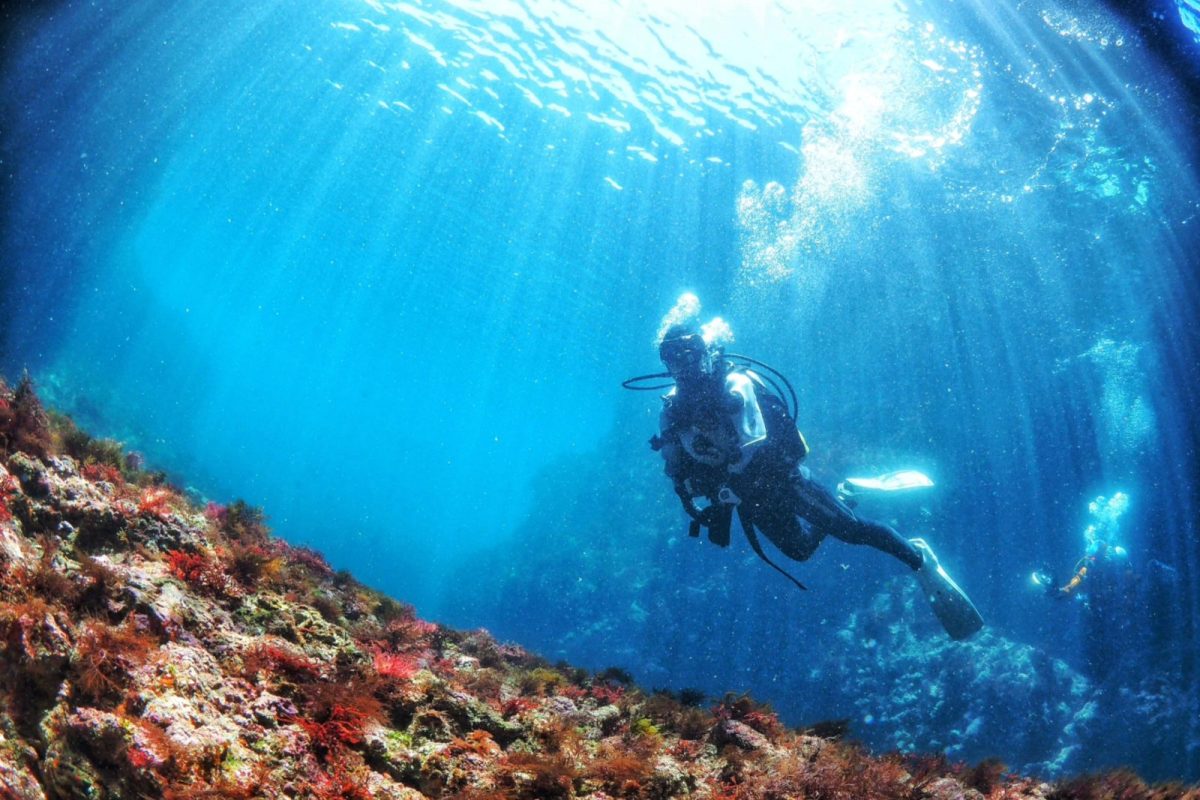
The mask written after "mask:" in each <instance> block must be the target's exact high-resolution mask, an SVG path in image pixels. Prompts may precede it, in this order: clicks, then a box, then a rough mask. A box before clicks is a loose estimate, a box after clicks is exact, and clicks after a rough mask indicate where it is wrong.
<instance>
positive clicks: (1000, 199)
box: [0, 0, 1200, 780]
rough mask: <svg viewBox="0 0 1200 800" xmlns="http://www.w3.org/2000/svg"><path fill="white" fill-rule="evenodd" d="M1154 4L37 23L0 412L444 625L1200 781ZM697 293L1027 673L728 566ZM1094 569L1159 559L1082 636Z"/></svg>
mask: <svg viewBox="0 0 1200 800" xmlns="http://www.w3.org/2000/svg"><path fill="white" fill-rule="evenodd" d="M1144 5H1145V7H1144V8H1142V7H1139V8H1138V9H1136V10H1132V11H1131V10H1130V9H1129V8H1128V7H1126V8H1124V9H1122V10H1114V9H1109V8H1107V7H1106V6H1104V5H1103V4H1100V3H1095V2H1082V1H1081V2H1056V0H1044V2H1029V1H1028V0H1022V1H1021V2H1018V1H1017V0H971V1H970V2H949V1H948V0H947V1H945V2H942V1H935V0H928V1H927V2H903V3H902V2H890V1H885V0H857V1H856V2H849V3H847V2H840V0H839V1H837V2H835V0H804V1H803V2H793V3H782V2H770V1H769V0H755V1H754V2H734V1H733V0H712V2H705V3H696V2H691V1H690V0H689V2H684V1H683V0H656V2H650V1H649V0H645V2H617V1H616V0H611V1H610V0H596V1H595V2H582V0H580V1H579V2H567V1H566V0H557V1H555V2H550V1H544V2H538V1H537V0H511V1H509V2H503V1H501V0H495V1H493V2H471V1H470V0H459V1H458V2H452V1H451V0H446V1H445V2H434V1H431V2H378V1H377V0H365V1H364V0H355V1H353V2H352V1H351V0H319V1H317V0H314V1H312V2H299V1H298V0H292V2H283V1H282V0H261V1H260V2H255V3H240V4H232V5H229V4H217V5H215V6H214V4H212V3H202V2H197V1H196V0H180V1H179V2H174V3H169V4H167V3H161V2H149V0H122V2H110V1H109V0H93V2H87V3H84V2H63V3H43V4H27V8H25V9H24V10H23V11H21V12H19V13H18V12H10V16H9V17H8V19H7V22H6V25H7V28H6V29H5V33H4V37H5V38H4V54H3V55H4V61H3V65H2V69H3V90H2V92H3V129H2V130H0V147H2V151H0V157H2V160H3V181H4V183H3V187H4V188H3V191H4V209H3V217H2V230H0V236H2V241H0V244H2V252H3V259H0V372H3V374H4V375H6V376H7V378H8V380H9V382H10V383H13V382H15V381H16V380H17V378H18V377H19V376H20V374H21V372H22V370H25V369H27V370H28V371H29V372H30V374H31V375H32V377H33V378H34V380H35V382H36V384H37V386H38V387H39V390H40V391H41V393H42V395H43V397H44V398H45V399H46V400H47V402H48V403H49V404H51V405H53V406H54V407H56V408H58V409H61V410H63V411H65V412H67V413H69V414H71V415H72V416H73V417H74V418H75V419H76V420H77V421H78V422H79V423H80V424H81V425H82V426H83V427H85V428H87V429H88V430H90V431H91V432H93V433H94V434H96V435H100V436H108V437H113V438H116V439H118V440H120V441H121V442H123V443H125V445H126V446H127V447H129V448H130V449H133V450H136V451H138V452H140V453H142V454H144V456H145V458H146V459H147V461H148V463H149V464H150V465H152V466H154V467H158V468H161V469H163V470H165V471H166V472H167V473H168V474H169V475H170V477H171V479H172V481H174V482H176V483H178V484H179V485H180V486H183V487H187V488H188V489H189V491H191V492H193V493H194V494H195V495H197V496H198V497H205V498H212V499H215V500H222V501H228V500H230V499H233V498H239V497H240V498H244V499H246V500H247V501H249V502H251V503H253V504H255V505H261V506H262V507H264V508H265V509H266V512H267V514H268V517H269V519H270V521H271V524H272V526H273V528H274V530H275V531H276V533H277V534H278V535H280V536H283V537H285V538H287V539H288V540H289V541H291V542H293V543H297V544H304V545H310V546H313V547H317V548H319V549H320V550H322V551H323V552H325V553H326V554H327V556H328V557H329V559H330V561H331V562H332V563H333V564H334V565H335V566H336V567H338V568H344V569H348V570H351V571H352V572H354V573H355V575H356V576H358V577H359V578H360V579H361V580H363V581H364V582H366V583H368V584H371V585H373V586H376V587H378V588H381V589H384V590H386V591H388V592H390V593H392V594H394V595H395V596H396V597H398V598H400V599H403V600H406V601H408V602H411V603H413V604H414V605H415V606H416V607H417V610H418V612H419V613H421V614H422V615H423V616H427V617H430V618H434V619H438V620H441V621H444V622H446V623H449V624H453V625H456V626H460V627H467V628H473V627H487V628H488V629H490V630H492V631H493V632H494V633H495V634H496V635H497V636H499V637H500V638H502V639H506V640H510V641H515V642H520V643H522V644H524V645H525V646H527V647H529V648H530V649H533V650H536V651H538V652H541V653H544V654H545V655H547V656H548V657H550V658H551V659H564V660H567V661H570V662H572V663H577V664H581V665H584V666H587V667H590V668H595V669H600V668H603V667H607V666H618V667H621V668H623V669H625V670H628V671H629V672H630V673H631V674H632V675H633V677H634V678H636V679H637V680H639V681H642V682H644V683H646V685H648V686H655V687H663V688H669V689H673V690H676V691H677V690H679V689H682V688H698V689H700V690H702V691H704V692H707V693H709V694H710V695H715V696H719V695H720V694H721V693H723V692H725V691H736V692H742V691H750V692H752V693H753V694H754V695H755V696H757V697H760V698H762V699H765V700H769V701H770V702H771V703H772V704H773V705H774V706H775V707H776V708H777V709H778V710H779V711H780V713H781V715H782V716H783V717H784V718H785V719H786V720H787V721H789V722H791V723H792V724H797V725H803V724H813V723H815V722H817V721H820V720H823V719H830V718H833V719H841V718H845V719H848V720H849V724H850V730H851V735H853V736H856V737H858V738H860V739H862V740H863V741H865V742H867V743H868V744H869V745H870V746H872V747H875V748H877V749H880V750H885V749H891V748H899V749H903V750H942V751H945V752H947V753H948V754H950V755H951V756H952V757H956V758H966V759H979V758H983V757H985V756H988V755H997V756H999V757H1001V758H1002V759H1005V760H1006V761H1007V763H1009V764H1012V765H1014V766H1020V767H1023V768H1028V769H1033V770H1036V771H1040V772H1043V773H1045V774H1047V775H1050V776H1054V775H1063V774H1074V773H1077V772H1082V771H1085V770H1090V769H1097V768H1101V767H1109V766H1118V765H1122V764H1128V765H1131V766H1133V767H1134V768H1136V769H1138V770H1139V771H1141V772H1142V773H1143V774H1145V775H1147V776H1149V777H1154V778H1159V779H1170V778H1183V779H1189V780H1200V722H1198V721H1197V720H1198V719H1200V688H1197V687H1198V685H1200V630H1198V628H1200V586H1198V583H1197V582H1198V580H1200V544H1198V542H1200V515H1198V512H1200V479H1198V478H1197V476H1198V475H1200V456H1198V455H1197V447H1198V445H1200V421H1198V416H1200V414H1198V411H1197V408H1198V406H1200V316H1198V306H1200V278H1198V274H1200V273H1198V269H1200V256H1198V255H1197V254H1198V253H1200V162H1198V160H1197V159H1198V156H1200V153H1198V147H1200V136H1198V134H1200V114H1198V109H1200V87H1198V85H1197V76H1198V75H1200V66H1198V64H1200V45H1198V44H1197V43H1196V42H1195V41H1194V40H1193V38H1192V37H1193V34H1192V33H1191V31H1189V30H1188V28H1187V27H1185V23H1187V22H1189V21H1191V22H1194V21H1195V19H1196V17H1195V15H1194V14H1193V15H1192V16H1188V15H1189V13H1191V12H1190V11H1189V9H1190V8H1191V6H1190V5H1189V4H1188V3H1187V2H1183V0H1181V2H1180V3H1178V5H1177V4H1175V3H1173V2H1163V3H1160V4H1158V5H1155V4H1154V3H1153V2H1147V3H1145V4H1144ZM1159 6H1161V9H1160V8H1159ZM685 291H690V292H694V293H695V294H696V295H697V296H698V297H699V298H700V300H701V302H702V303H703V317H704V319H708V318H709V317H711V316H716V315H720V316H722V317H723V318H724V319H725V320H726V321H727V322H728V323H729V324H730V325H731V326H732V329H733V331H734V334H735V337H736V338H735V343H734V345H733V346H732V348H731V349H733V350H736V351H738V352H742V353H746V354H749V355H752V356H754V357H756V358H759V359H763V360H765V361H767V362H769V363H770V364H772V365H773V366H775V367H776V368H778V369H779V370H780V371H782V372H783V373H785V374H786V375H788V376H789V378H790V380H791V382H792V384H793V385H794V387H795V389H796V392H797V394H798V398H799V409H800V425H801V428H802V429H803V431H804V433H805V436H806V437H807V439H808V442H809V444H810V446H811V447H812V453H811V455H810V456H809V458H808V461H807V462H806V463H807V465H808V466H809V467H810V468H811V469H812V471H813V475H814V477H816V478H817V479H818V480H820V481H822V482H824V483H826V484H827V485H830V486H832V485H833V484H836V483H837V482H838V481H839V480H841V479H842V478H844V477H846V476H850V475H858V476H873V475H878V474H881V473H884V472H888V471H891V470H897V469H916V470H920V471H922V472H924V473H925V474H927V475H928V476H929V477H930V478H931V479H932V480H933V482H934V486H933V487H932V488H930V489H926V490H922V491H920V492H911V493H907V494H904V495H898V496H896V497H891V498H879V499H875V500H873V501H870V502H864V505H863V506H862V507H861V509H860V510H861V511H862V513H864V514H866V515H869V516H874V517H877V518H880V519H884V520H886V521H890V522H893V523H895V524H896V525H897V526H898V527H899V528H900V529H901V530H902V531H903V532H905V533H906V534H907V535H913V536H915V535H921V536H924V537H925V538H926V539H927V540H928V541H930V543H931V544H932V545H933V547H934V548H935V549H936V550H937V552H938V554H939V556H940V557H941V560H942V563H943V564H944V565H945V566H946V567H947V569H948V570H949V571H950V572H951V574H953V575H954V577H955V579H956V580H958V582H959V583H960V584H961V585H962V586H963V587H964V588H965V589H966V590H967V591H968V592H969V593H970V594H971V596H972V598H973V599H974V601H975V602H976V604H977V605H978V607H979V609H980V610H981V612H982V613H983V615H984V617H985V619H986V620H987V623H988V627H987V629H986V631H987V632H986V634H985V635H984V636H982V637H980V638H979V639H977V640H975V641H974V642H972V643H969V644H966V645H951V644H949V643H948V642H947V641H945V637H944V636H943V635H942V634H941V633H940V631H939V630H938V629H937V628H936V625H935V624H934V623H932V622H931V620H932V615H931V614H930V613H929V611H928V609H926V608H925V607H924V605H923V601H922V600H921V598H920V597H916V598H915V602H914V598H913V596H912V592H911V590H910V588H907V587H909V584H911V583H912V581H911V578H909V577H908V576H906V575H905V574H904V570H903V568H902V567H901V566H900V565H899V564H898V563H896V562H894V561H892V560H890V559H888V558H887V557H886V556H883V555H881V554H879V553H877V552H873V551H867V550H864V549H862V548H853V547H850V546H848V545H845V544H843V543H840V542H837V541H834V540H832V539H831V540H828V541H826V542H825V544H823V545H822V547H821V549H820V550H819V552H818V554H817V555H816V556H814V558H813V559H811V560H810V561H808V562H806V563H804V564H795V563H789V564H787V565H786V567H787V568H788V569H789V571H791V572H792V573H793V574H795V575H796V576H797V577H799V578H800V579H801V580H802V581H804V582H805V583H806V584H808V585H809V587H810V590H809V591H808V592H806V593H801V592H799V591H798V590H797V589H795V588H794V587H793V586H791V585H790V584H789V583H787V582H786V581H785V580H784V579H782V578H781V577H780V576H779V575H778V574H777V573H775V572H774V571H773V570H771V569H770V568H769V567H767V566H766V565H764V564H762V563H761V562H759V561H758V560H757V559H756V558H755V556H754V554H753V552H752V551H751V550H750V549H749V547H748V546H747V545H746V543H745V541H744V540H742V538H741V537H740V535H739V534H737V533H736V532H735V536H734V543H733V544H732V545H731V547H730V548H728V549H726V550H722V549H720V548H717V547H715V546H713V545H711V544H708V543H707V542H704V541H695V540H691V539H689V538H688V537H687V535H686V518H685V517H684V515H683V513H682V512H681V511H680V510H679V508H678V502H677V500H676V499H675V497H674V494H673V493H672V491H671V488H670V485H669V483H668V482H667V481H666V479H665V478H663V477H662V475H661V466H660V463H659V459H658V456H657V455H656V454H655V453H653V452H652V451H651V450H650V448H649V447H648V446H647V445H646V442H647V440H648V439H649V437H650V436H651V435H652V434H653V433H655V431H656V426H657V418H658V407H659V402H658V397H657V395H656V393H653V392H647V393H634V392H625V391H622V389H621V382H622V380H624V379H625V378H628V377H630V376H632V375H637V374H643V373H649V372H655V371H658V370H659V369H660V366H659V364H658V361H657V354H656V350H655V347H654V337H655V333H656V331H657V330H658V327H659V324H660V320H661V319H662V317H663V315H664V314H665V313H666V312H667V311H668V310H669V309H670V308H671V306H672V305H673V304H674V303H675V301H676V299H677V297H678V296H679V295H680V294H681V293H683V292H685ZM1118 495H1122V496H1124V498H1126V501H1127V502H1126V501H1120V502H1118V503H1117V504H1116V505H1113V504H1112V499H1113V498H1114V497H1116V496H1118ZM1089 530H1090V531H1091V534H1090V535H1091V536H1092V538H1096V536H1097V535H1099V536H1101V538H1103V539H1105V540H1107V541H1108V543H1109V544H1110V545H1113V546H1118V545H1119V546H1120V547H1121V548H1123V549H1124V551H1125V552H1126V554H1127V555H1126V556H1125V557H1124V559H1123V560H1121V561H1120V563H1116V562H1113V563H1108V562H1104V563H1101V564H1099V566H1097V567H1096V569H1095V570H1094V572H1093V575H1092V576H1091V577H1090V578H1089V579H1088V580H1089V581H1090V582H1089V583H1085V586H1084V587H1083V588H1084V591H1081V592H1079V593H1078V595H1077V596H1076V597H1074V598H1072V599H1068V600H1062V601H1057V600H1054V599H1051V598H1049V597H1047V596H1046V594H1045V592H1043V591H1042V590H1041V589H1040V588H1039V587H1038V586H1036V585H1035V583H1034V581H1033V580H1032V579H1031V576H1032V574H1033V573H1034V572H1035V571H1043V572H1045V574H1047V575H1048V576H1049V577H1051V578H1053V580H1054V581H1055V582H1057V583H1063V582H1065V581H1066V580H1067V579H1068V578H1069V577H1070V575H1071V574H1072V571H1073V568H1074V566H1075V565H1076V563H1077V562H1078V560H1079V559H1080V558H1081V557H1083V556H1084V555H1085V554H1086V553H1087V548H1088V544H1089V542H1088V536H1089ZM1098 532H1099V533H1098ZM1106 567H1108V570H1107V572H1108V574H1107V575H1106V574H1104V573H1105V571H1106V569H1105V568H1106Z"/></svg>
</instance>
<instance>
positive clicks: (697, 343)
mask: <svg viewBox="0 0 1200 800" xmlns="http://www.w3.org/2000/svg"><path fill="white" fill-rule="evenodd" d="M698 316H699V300H697V299H696V297H695V296H694V295H691V294H685V295H683V296H682V297H680V299H679V301H678V302H677V303H676V305H675V308H674V309H672V311H671V312H670V313H669V314H668V315H667V317H666V318H664V320H663V326H662V328H661V329H660V331H659V337H658V342H659V357H660V358H661V359H662V362H663V364H664V365H665V366H666V368H667V372H665V373H656V374H653V375H642V376H638V377H636V378H631V379H629V380H627V381H625V382H624V384H623V385H624V386H625V387H626V388H629V389H639V390H659V389H664V388H667V387H670V391H668V392H667V394H666V395H664V396H663V398H662V399H663V408H662V413H661V416H660V421H659V428H660V430H659V433H658V435H656V436H654V437H653V438H652V439H651V440H650V446H651V447H652V448H653V449H654V450H656V451H657V452H658V453H659V454H660V455H661V456H662V458H663V460H664V462H665V472H666V474H667V476H668V477H669V478H670V479H671V481H672V483H673V485H674V488H675V493H676V494H677V495H678V496H679V500H680V502H681V503H682V504H683V509H684V511H685V512H686V513H687V515H688V516H689V517H690V518H691V523H690V529H689V534H690V535H691V536H693V537H696V536H699V535H700V529H701V528H705V529H707V531H708V538H709V540H710V541H711V542H713V543H714V544H717V545H719V546H721V547H725V546H728V544H729V539H730V528H731V525H732V517H733V514H734V512H735V510H736V512H737V516H738V520H739V522H740V523H741V527H742V530H743V532H744V533H745V534H746V538H747V540H748V541H749V542H750V545H751V547H752V548H753V549H754V551H755V553H756V554H757V555H758V556H759V557H760V558H762V559H763V560H764V561H766V562H767V563H768V564H769V565H770V566H771V567H773V568H774V569H776V570H778V571H779V572H781V573H783V575H785V576H786V577H787V578H788V579H789V580H790V581H792V583H794V584H796V586H798V587H799V588H801V589H804V588H805V587H804V586H803V584H801V583H800V582H799V581H797V580H796V579H795V578H793V577H792V576H791V575H789V574H788V573H787V572H786V571H784V570H783V569H782V568H780V567H779V566H778V565H776V564H775V563H774V562H772V561H771V560H770V558H768V557H767V555H766V553H764V552H763V549H762V546H761V545H760V544H759V541H758V538H757V535H756V531H761V532H762V534H763V535H764V536H766V537H767V539H769V540H770V541H771V543H772V544H774V545H775V547H777V548H778V549H779V550H780V552H782V553H783V554H784V555H786V556H787V557H788V558H791V559H794V560H796V561H804V560H806V559H808V558H809V557H810V556H812V554H813V553H814V552H815V551H816V549H817V546H818V545H820V543H821V541H822V540H823V539H824V538H825V537H826V536H830V535H832V536H833V537H834V538H836V539H840V540H842V541H844V542H848V543H850V544H861V545H868V546H870V547H874V548H875V549H877V550H880V551H882V552H884V553H887V554H888V555H890V556H892V557H893V558H896V559H898V560H899V561H901V562H903V563H904V564H905V565H907V566H908V567H909V568H910V569H912V570H913V573H914V574H915V576H916V578H917V580H918V582H919V583H920V585H921V588H922V590H923V592H924V594H925V596H926V597H927V598H928V599H929V602H930V604H931V605H932V607H933V611H934V613H935V614H936V616H937V618H938V620H939V621H940V622H941V624H942V626H943V627H944V628H945V630H946V632H947V633H948V634H949V635H950V637H951V638H953V639H966V638H968V637H970V636H971V635H973V634H974V633H976V632H977V631H978V630H979V629H980V628H982V627H983V619H982V617H980V615H979V612H978V611H977V610H976V609H975V606H974V605H973V604H972V603H971V601H970V599H968V597H967V596H966V594H965V593H964V592H963V591H962V590H961V589H960V588H959V587H958V586H957V585H956V584H955V583H954V581H953V580H952V579H951V578H950V576H949V575H948V574H947V573H946V571H945V570H944V569H943V568H942V567H941V566H940V565H939V564H938V560H937V557H936V556H935V555H934V553H933V550H932V549H931V548H930V546H929V545H928V544H927V543H926V542H925V541H924V540H922V539H906V538H904V537H903V536H901V535H900V534H899V533H898V532H897V531H896V530H895V529H893V528H891V527H889V526H887V525H884V524H882V523H879V522H874V521H871V520H868V519H864V518H862V517H859V516H858V515H856V514H855V512H854V511H853V510H852V509H851V507H850V505H848V504H847V502H846V500H847V499H849V497H850V495H851V494H852V491H853V487H847V486H846V484H845V483H844V484H843V486H841V487H839V489H841V490H842V492H841V494H842V497H840V498H839V497H837V496H835V495H834V494H832V493H831V492H829V490H827V489H826V488H825V487H823V486H821V485H820V484H818V483H817V482H816V481H814V480H812V478H811V477H810V474H809V471H808V469H807V468H806V467H803V466H801V465H800V462H801V461H802V460H803V459H804V458H805V456H807V455H808V444H807V442H805V440H804V437H803V435H802V434H801V433H800V431H799V430H798V429H797V427H796V420H795V418H796V397H795V392H794V391H793V390H792V387H791V384H790V383H788V381H787V379H786V378H784V377H783V375H781V374H780V373H779V372H777V371H776V370H774V369H773V368H771V367H769V366H767V365H766V364H763V363H762V362H760V361H755V360H754V359H751V358H749V357H746V356H738V355H735V354H727V353H726V352H725V349H724V346H725V344H727V343H728V342H730V341H732V338H733V337H732V331H730V329H729V326H728V325H727V324H726V323H725V322H724V321H723V320H721V319H720V318H716V319H714V320H712V321H711V322H709V323H708V324H706V325H704V326H698V325H697V324H696V323H697V320H698ZM751 366H757V367H761V368H762V370H763V372H762V373H760V372H758V371H756V370H754V369H752V368H751ZM659 378H669V379H670V381H669V382H667V383H658V384H655V385H646V381H647V380H655V379H659ZM780 383H782V384H783V386H786V388H787V393H786V394H785V393H784V391H783V388H782V387H781V386H780ZM788 399H790V401H791V403H790V405H789V403H788ZM895 474H896V475H900V474H902V473H895ZM903 474H904V475H912V474H917V473H903ZM921 477H922V478H923V477H924V476H921ZM925 481H926V483H924V484H922V485H930V484H929V483H928V482H927V481H928V479H925ZM876 488H878V487H876ZM697 501H699V502H697ZM851 502H853V501H851Z"/></svg>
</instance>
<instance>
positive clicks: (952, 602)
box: [908, 539, 983, 641]
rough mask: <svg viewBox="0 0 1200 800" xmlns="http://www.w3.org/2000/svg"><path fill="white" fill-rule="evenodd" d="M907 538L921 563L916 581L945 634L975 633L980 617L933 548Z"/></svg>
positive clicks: (962, 636)
mask: <svg viewBox="0 0 1200 800" xmlns="http://www.w3.org/2000/svg"><path fill="white" fill-rule="evenodd" d="M908 541H909V542H910V543H911V544H912V545H913V546H914V547H916V548H917V550H918V551H919V552H920V553H921V560H922V562H923V563H922V564H921V568H920V569H919V570H917V572H916V575H917V582H918V583H920V584H921V591H923V592H924V593H925V597H926V598H928V600H929V605H930V607H932V608H933V613H934V614H935V615H936V616H937V618H938V622H940V623H942V627H943V628H945V629H946V633H948V634H950V638H951V639H954V640H956V641H961V640H963V639H968V638H970V637H971V636H973V635H974V634H976V633H977V632H978V631H979V629H980V628H982V627H983V617H982V616H980V614H979V611H978V609H976V608H975V604H974V603H972V602H971V599H970V598H969V597H967V594H966V592H964V591H963V590H962V589H960V588H958V584H956V583H955V582H954V580H953V579H952V578H951V577H950V576H949V575H948V574H947V573H946V570H944V569H943V568H942V565H941V564H939V563H938V560H937V556H936V555H934V553H933V548H931V547H930V546H929V545H928V544H927V543H926V542H925V540H924V539H909V540H908Z"/></svg>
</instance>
